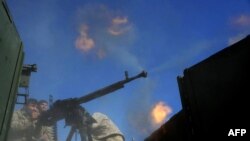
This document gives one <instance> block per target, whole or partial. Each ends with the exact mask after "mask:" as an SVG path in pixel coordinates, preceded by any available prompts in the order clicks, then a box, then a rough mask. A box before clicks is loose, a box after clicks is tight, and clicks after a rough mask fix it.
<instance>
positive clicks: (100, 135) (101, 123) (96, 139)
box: [91, 113, 125, 141]
mask: <svg viewBox="0 0 250 141" xmlns="http://www.w3.org/2000/svg"><path fill="white" fill-rule="evenodd" d="M92 116H93V118H94V119H95V120H96V121H97V123H94V124H93V125H92V127H91V133H92V138H93V141H124V140H125V139H124V136H123V134H122V133H121V131H120V130H119V129H118V128H117V126H116V125H115V124H114V123H113V122H112V121H111V120H110V119H109V118H108V117H107V116H106V115H104V114H102V113H94V114H93V115H92Z"/></svg>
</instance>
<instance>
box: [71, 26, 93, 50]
mask: <svg viewBox="0 0 250 141" xmlns="http://www.w3.org/2000/svg"><path fill="white" fill-rule="evenodd" d="M79 33H80V35H79V36H78V37H77V39H76V42H75V45H76V48H78V49H80V50H82V51H83V52H88V51H89V50H90V49H92V48H93V47H94V45H95V43H94V40H93V39H91V38H89V37H88V26H87V25H84V24H83V25H81V27H80V29H79Z"/></svg>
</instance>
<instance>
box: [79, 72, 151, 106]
mask: <svg viewBox="0 0 250 141" xmlns="http://www.w3.org/2000/svg"><path fill="white" fill-rule="evenodd" d="M140 77H144V78H145V77H147V72H145V71H142V72H141V73H139V74H138V75H136V76H134V77H130V78H129V77H128V74H127V72H125V79H124V80H121V81H118V82H116V83H113V84H111V85H109V86H107V87H104V88H102V89H99V90H97V91H94V92H91V93H89V94H87V95H85V96H82V97H80V98H78V99H77V102H78V104H82V103H86V102H88V101H91V100H93V99H96V98H98V97H102V96H104V95H107V94H109V93H111V92H114V91H116V90H118V89H121V88H123V87H124V84H126V83H128V82H130V81H133V80H135V79H137V78H140Z"/></svg>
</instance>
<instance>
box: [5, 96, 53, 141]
mask: <svg viewBox="0 0 250 141" xmlns="http://www.w3.org/2000/svg"><path fill="white" fill-rule="evenodd" d="M39 115H40V112H39V110H38V107H37V100H36V99H28V100H27V102H26V104H25V105H24V107H23V108H22V109H20V110H17V111H14V112H13V115H12V120H11V127H10V130H9V133H8V141H38V140H39V141H51V140H50V138H49V137H50V135H49V134H48V133H47V132H46V130H44V128H43V127H41V128H37V125H36V123H37V119H38V117H39Z"/></svg>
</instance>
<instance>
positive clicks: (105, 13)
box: [75, 4, 142, 70]
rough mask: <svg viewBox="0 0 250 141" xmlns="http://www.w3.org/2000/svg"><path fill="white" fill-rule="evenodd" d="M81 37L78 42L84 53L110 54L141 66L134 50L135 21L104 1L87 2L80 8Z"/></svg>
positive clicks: (110, 57)
mask: <svg viewBox="0 0 250 141" xmlns="http://www.w3.org/2000/svg"><path fill="white" fill-rule="evenodd" d="M77 22H78V32H79V34H78V37H76V41H75V46H76V48H77V49H79V50H80V51H82V52H83V53H84V55H87V56H92V57H95V58H98V60H101V59H105V58H109V59H112V60H116V61H118V63H119V64H122V65H125V66H128V67H131V68H134V69H136V70H139V69H140V70H141V68H142V67H141V65H140V63H139V59H138V58H137V57H136V56H135V55H134V54H133V53H131V49H135V48H132V44H133V42H134V39H135V32H134V25H133V24H132V22H131V21H130V20H129V18H128V16H126V15H124V14H122V13H121V12H120V11H115V10H111V9H109V8H108V7H106V6H105V5H100V4H96V5H93V4H92V5H90V4H89V5H86V6H84V7H81V8H80V9H79V10H78V11H77Z"/></svg>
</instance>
